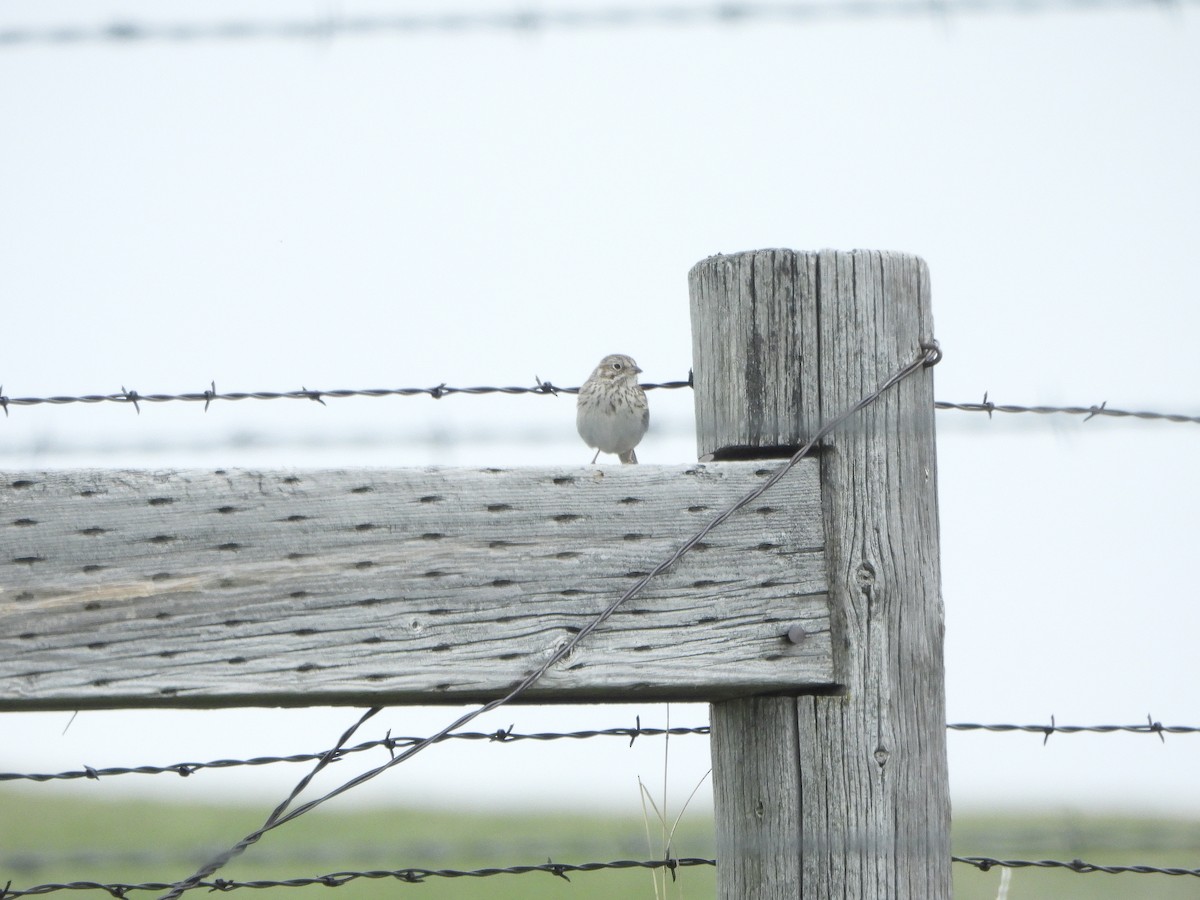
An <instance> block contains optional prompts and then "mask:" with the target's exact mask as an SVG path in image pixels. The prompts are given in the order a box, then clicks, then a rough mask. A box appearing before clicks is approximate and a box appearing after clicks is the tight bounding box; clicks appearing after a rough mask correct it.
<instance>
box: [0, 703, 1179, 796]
mask: <svg viewBox="0 0 1200 900" xmlns="http://www.w3.org/2000/svg"><path fill="white" fill-rule="evenodd" d="M946 728H947V729H948V730H950V731H988V732H997V733H999V732H1010V731H1020V732H1028V733H1031V734H1040V735H1043V736H1044V739H1048V738H1049V736H1050V735H1052V734H1083V733H1087V734H1117V733H1125V734H1147V735H1158V737H1159V739H1160V740H1164V741H1165V738H1164V737H1163V736H1164V735H1167V734H1200V726H1198V725H1164V724H1162V722H1157V721H1155V720H1154V719H1153V718H1152V717H1150V716H1147V717H1146V724H1144V725H1059V724H1057V723H1056V722H1055V717H1054V716H1051V717H1050V724H1049V725H1013V724H1007V723H988V724H980V723H976V722H950V723H948V724H947V725H946ZM710 732H711V729H710V728H709V726H707V725H695V726H690V727H688V726H676V727H673V728H648V727H643V726H642V724H641V721H640V717H639V720H638V722H637V724H636V725H634V726H633V727H632V728H605V729H588V730H584V731H566V732H563V731H543V732H536V733H529V734H526V733H521V732H516V731H513V730H512V726H509V727H508V728H502V729H498V730H496V731H457V732H452V733H450V734H446V735H443V736H442V737H441V738H440V739H438V740H437V741H435V743H440V742H441V741H450V740H461V741H483V742H486V743H491V744H512V743H520V742H521V741H537V742H546V741H558V740H589V739H591V738H604V737H618V738H621V739H628V741H629V746H631V747H632V746H633V742H634V741H635V740H636V739H637V738H639V737H661V736H664V735H669V736H671V737H681V736H685V735H707V734H709V733H710ZM425 739H426V738H424V737H411V736H406V737H392V736H390V735H389V736H388V737H384V738H379V739H377V740H371V741H363V742H362V743H360V744H355V745H354V746H353V747H343V748H342V749H341V750H339V751H338V752H337V753H336V754H335V755H334V759H333V761H334V762H336V761H338V760H340V759H343V758H344V757H346V756H349V755H350V754H352V753H363V752H365V751H368V750H374V749H376V748H379V747H383V748H385V749H387V750H388V751H395V750H397V749H400V748H406V747H411V746H412V745H413V744H417V743H420V742H421V741H423V740H425ZM1043 743H1045V740H1043ZM327 753H329V751H328V750H322V751H321V752H319V753H295V754H292V755H290V756H256V757H252V758H250V759H216V760H211V761H209V762H180V763H171V764H170V765H165V766H110V767H106V768H95V767H93V766H84V767H83V768H82V769H71V770H68V771H65V772H52V773H37V772H31V773H25V772H0V782H4V781H35V782H43V781H71V780H76V779H90V780H92V781H99V780H100V779H101V778H111V777H112V776H115V775H179V776H182V777H185V778H186V777H187V776H189V775H194V774H195V773H196V772H200V771H203V770H205V769H231V768H236V767H239V766H268V765H273V764H275V763H304V762H313V761H315V760H319V759H321V758H322V757H323V756H325V755H326V754H327Z"/></svg>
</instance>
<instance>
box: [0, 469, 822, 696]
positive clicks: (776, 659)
mask: <svg viewBox="0 0 1200 900" xmlns="http://www.w3.org/2000/svg"><path fill="white" fill-rule="evenodd" d="M765 471H766V470H764V469H763V468H762V467H761V466H759V465H756V464H753V463H739V464H713V465H689V466H672V467H658V466H645V465H643V466H628V467H620V466H618V467H595V468H588V469H578V468H570V469H568V468H561V469H559V468H554V469H546V468H541V469H513V470H497V469H483V470H479V469H428V470H419V469H401V470H355V471H319V472H314V471H297V472H254V471H229V472H225V471H218V472H215V473H214V472H197V471H186V472H157V473H156V472H123V471H66V472H33V473H24V474H22V473H8V474H6V475H4V476H0V534H2V535H3V541H2V543H0V547H2V551H0V552H2V554H3V556H2V558H0V709H30V710H31V709H79V708H111V707H131V706H173V707H182V706H195V707H216V706H289V705H325V704H354V705H371V704H395V703H405V702H419V703H426V704H427V703H438V702H444V703H463V702H468V701H479V700H484V699H490V698H492V697H495V696H498V695H500V694H502V693H504V692H505V691H506V690H507V689H508V688H510V687H511V686H512V685H513V683H515V682H516V681H519V680H520V679H521V678H522V677H523V676H525V675H526V674H527V673H528V672H530V671H531V670H533V669H535V668H536V667H537V666H539V665H540V664H541V663H542V662H544V660H545V659H546V658H547V657H548V656H549V655H550V654H552V653H553V652H554V651H555V650H556V649H557V648H558V647H559V646H561V645H562V643H563V642H565V641H566V640H568V639H569V638H570V636H571V635H572V634H573V633H575V632H576V631H578V629H579V628H580V627H582V626H583V625H584V624H585V623H586V622H587V621H588V620H589V618H591V617H592V616H594V615H595V614H596V613H597V612H599V611H600V610H601V609H603V608H604V607H605V606H606V605H607V604H608V603H609V602H611V601H612V600H613V599H615V598H616V597H617V596H619V595H620V593H621V592H623V591H624V590H626V589H627V588H628V586H629V585H630V584H632V582H633V580H635V579H636V578H637V577H638V575H640V574H642V573H644V572H646V571H647V570H649V569H650V568H652V567H653V566H654V565H655V564H657V563H658V562H659V561H660V560H662V559H664V558H665V557H666V556H668V555H669V554H670V553H671V552H672V551H673V550H674V549H675V548H676V547H678V546H679V544H680V543H682V541H683V540H684V539H686V538H687V537H690V536H691V534H693V533H694V532H695V531H696V530H697V529H698V528H699V527H700V526H701V525H703V524H704V523H705V522H706V521H707V520H708V519H710V518H711V517H712V516H713V515H714V514H715V513H716V511H717V510H719V509H720V508H721V507H723V506H725V505H727V504H729V503H732V502H733V501H734V500H736V499H737V498H738V497H740V496H742V495H743V494H745V493H746V492H747V491H749V490H750V489H752V488H753V487H754V486H755V485H756V484H758V483H760V482H761V480H762V478H763V477H764V473H765ZM822 527H823V526H822V517H821V501H820V493H819V483H818V477H817V466H816V464H815V463H813V464H811V465H806V466H803V467H801V470H800V471H798V472H797V473H796V474H795V476H794V477H793V478H791V479H789V481H788V483H787V484H786V485H780V486H779V489H778V490H775V491H772V493H771V495H770V499H769V500H764V501H763V502H761V503H756V504H755V505H754V506H753V507H752V508H750V509H748V510H746V511H745V512H743V513H742V514H740V515H738V516H736V517H735V518H734V519H732V520H731V521H729V522H727V523H726V524H724V525H723V526H722V527H720V528H718V529H716V530H715V531H714V532H713V533H712V535H711V536H710V537H709V538H708V539H707V540H706V541H705V545H704V546H703V547H701V548H697V549H696V550H695V551H694V552H692V553H691V554H689V555H688V556H687V557H685V558H684V559H683V560H682V561H681V562H680V563H679V564H678V566H677V567H676V569H675V570H674V571H671V572H668V573H666V574H664V575H663V576H661V577H660V578H658V579H655V581H654V582H652V583H651V585H650V586H649V587H648V588H647V590H646V591H645V592H644V593H643V594H642V595H640V596H639V597H638V598H635V599H634V600H632V601H630V602H629V603H628V604H627V605H626V606H625V607H622V608H621V610H620V611H619V612H618V613H617V614H616V615H615V616H613V617H612V618H611V619H610V620H609V621H608V622H607V623H605V625H604V626H603V627H602V628H601V629H600V630H599V631H597V632H596V633H594V634H592V635H591V636H589V638H588V640H587V641H586V642H584V644H582V645H581V646H580V647H579V648H578V650H577V651H575V652H574V653H573V654H572V655H571V656H570V657H568V658H567V659H566V660H564V661H563V662H562V663H561V664H559V665H558V666H556V667H555V668H554V669H552V670H551V671H550V672H548V673H547V674H546V676H545V677H544V678H543V680H542V681H541V682H539V683H538V685H537V686H536V687H535V688H534V689H533V690H532V691H530V692H529V694H528V695H527V699H528V700H530V701H535V702H546V701H568V700H569V701H590V700H596V701H623V700H634V699H651V698H653V699H676V700H682V699H710V698H714V697H727V696H745V695H749V694H754V693H760V692H763V691H778V690H781V689H785V688H787V689H791V688H794V687H795V686H796V685H805V684H808V685H814V684H828V683H830V681H831V679H832V661H831V650H830V638H829V618H828V599H827V595H826V590H827V585H826V575H825V561H824V546H823V538H822ZM797 624H799V625H801V626H802V627H803V628H804V629H805V631H806V633H807V635H808V637H807V638H806V639H805V640H803V641H802V642H801V643H799V644H796V643H793V642H791V641H789V640H788V639H787V638H786V635H787V632H788V630H789V628H791V627H792V626H794V625H797Z"/></svg>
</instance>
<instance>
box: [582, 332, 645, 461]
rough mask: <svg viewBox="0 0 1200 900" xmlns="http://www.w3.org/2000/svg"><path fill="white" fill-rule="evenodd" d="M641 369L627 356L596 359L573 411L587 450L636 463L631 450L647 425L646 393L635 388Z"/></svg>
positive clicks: (635, 455) (635, 457) (598, 455)
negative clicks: (611, 454) (592, 370)
mask: <svg viewBox="0 0 1200 900" xmlns="http://www.w3.org/2000/svg"><path fill="white" fill-rule="evenodd" d="M641 371H642V370H641V369H639V368H638V365H637V363H635V362H634V361H633V360H632V359H630V358H629V357H628V356H625V355H623V354H621V353H613V354H611V355H609V356H606V357H604V359H602V360H600V365H598V366H596V371H594V372H592V374H591V376H590V377H589V378H588V380H587V381H585V382H584V383H583V387H581V388H580V389H579V400H578V403H577V406H576V412H575V427H576V428H578V429H579V436H580V437H581V438H583V439H584V441H585V442H586V443H587V445H588V446H589V447H595V448H596V455H595V456H593V457H592V462H593V463H594V462H595V461H596V460H597V459H599V457H600V454H601V453H615V454H617V457H618V458H619V459H620V460H621V462H623V463H635V462H637V454H636V453H634V452H633V448H634V447H636V446H637V445H638V441H640V440H641V439H642V435H644V434H645V433H646V428H647V427H648V426H649V425H650V407H649V406H648V405H647V404H646V392H645V391H643V390H642V389H641V387H640V386H639V385H638V381H637V377H638V373H640V372H641Z"/></svg>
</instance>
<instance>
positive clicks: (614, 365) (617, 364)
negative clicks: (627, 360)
mask: <svg viewBox="0 0 1200 900" xmlns="http://www.w3.org/2000/svg"><path fill="white" fill-rule="evenodd" d="M612 366H613V368H614V369H616V370H617V371H618V372H619V371H621V364H620V363H613V364H612Z"/></svg>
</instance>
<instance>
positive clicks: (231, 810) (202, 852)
mask: <svg viewBox="0 0 1200 900" xmlns="http://www.w3.org/2000/svg"><path fill="white" fill-rule="evenodd" d="M81 793H86V792H81ZM267 812H268V810H267V809H266V805H265V804H264V805H263V807H261V808H260V807H258V806H237V807H230V806H202V805H194V806H181V805H170V804H165V803H156V802H149V801H140V800H121V801H114V802H101V801H98V800H93V799H67V798H64V797H62V796H56V797H53V798H49V797H47V796H46V792H39V791H38V789H37V787H29V788H23V789H20V790H13V789H8V790H3V791H0V887H3V886H4V884H5V883H6V882H8V881H11V883H12V888H13V889H22V888H26V887H30V886H33V885H37V884H44V883H54V882H68V881H99V882H103V883H112V882H133V883H137V882H143V881H172V880H175V879H179V878H183V877H186V876H187V875H189V874H191V872H192V871H193V870H194V869H195V868H196V867H197V866H199V865H200V864H201V863H202V862H203V861H205V860H206V859H207V858H209V857H210V856H212V855H214V854H215V853H217V852H219V851H220V850H222V849H224V848H225V847H227V846H228V845H229V844H231V843H233V842H234V841H236V840H237V839H238V838H240V837H241V836H242V835H243V834H245V833H247V832H250V831H253V830H254V829H255V828H256V827H257V826H258V825H260V824H261V822H262V820H263V818H264V817H265V815H266V813H267ZM655 846H656V850H657V848H658V847H659V846H661V845H658V844H656V845H655ZM672 849H673V851H674V853H675V855H677V856H704V857H711V856H713V855H715V854H714V850H713V837H712V823H711V821H709V820H707V819H706V818H705V817H704V816H702V815H694V816H691V817H690V820H689V819H688V818H687V817H685V821H684V823H683V825H681V827H680V829H679V831H678V832H677V833H676V835H675V840H674V845H673V848H672ZM954 852H955V853H957V854H959V855H964V856H984V855H988V856H998V857H1005V858H1022V859H1043V858H1049V859H1065V860H1071V859H1075V858H1080V859H1084V860H1087V861H1088V862H1099V863H1106V864H1130V863H1137V864H1149V865H1159V866H1181V867H1185V868H1195V867H1200V822H1177V821H1170V820H1140V819H1122V818H1080V817H1067V816H1060V817H1045V818H1036V817H1032V816H1030V817H1017V816H1009V817H994V818H984V817H979V816H970V815H963V816H960V817H959V818H958V819H956V823H955V831H954ZM660 855H661V851H659V852H652V851H650V850H649V849H648V845H647V839H646V834H645V824H644V822H643V821H642V818H641V815H640V812H639V813H637V814H636V815H633V816H629V817H624V818H622V817H613V816H586V815H582V814H579V813H575V814H572V815H547V814H543V813H524V812H511V813H503V812H478V813H462V814H460V813H451V812H434V811H430V810H411V809H395V810H373V811H351V812H341V811H334V810H326V809H318V810H315V811H313V812H312V813H311V814H309V815H307V816H304V817H303V818H301V819H299V820H297V821H296V822H294V823H290V824H288V825H286V826H284V827H282V828H280V829H279V830H277V831H275V832H272V833H271V834H269V835H267V836H266V837H264V838H263V840H262V841H261V842H260V843H259V844H257V845H256V846H255V847H253V848H251V849H250V850H249V851H248V852H247V853H246V854H245V856H243V857H242V858H241V859H239V860H237V861H235V862H233V863H230V864H229V865H228V866H227V867H226V868H225V869H223V870H222V871H221V873H220V877H223V878H226V879H231V880H239V881H245V880H253V879H258V878H263V879H271V880H284V879H289V878H299V877H315V876H320V875H323V874H327V873H332V872H338V871H343V870H370V869H383V870H392V869H401V868H407V867H410V866H412V867H421V868H433V869H436V868H454V869H474V868H478V867H483V866H509V865H537V864H540V863H544V862H546V861H547V858H549V857H552V858H553V860H554V861H555V862H562V863H582V862H595V861H606V860H615V859H651V858H654V857H656V856H660ZM954 872H955V896H956V897H957V898H960V900H975V898H989V900H991V898H995V897H996V896H997V891H998V888H999V885H1000V873H999V871H998V870H992V871H991V872H988V873H982V872H978V871H976V870H974V869H972V868H970V867H967V866H963V865H956V866H955V867H954ZM715 883H716V882H715V873H714V872H713V870H712V869H711V868H708V867H704V868H691V869H685V870H682V871H680V872H679V873H678V877H677V879H676V880H675V882H674V883H671V881H670V879H669V878H668V880H667V892H666V894H665V896H667V897H672V898H688V900H692V898H707V897H713V896H714V894H715ZM328 890H329V889H328V888H326V887H323V886H320V885H315V886H309V887H297V888H276V889H273V890H272V895H273V896H275V897H277V898H284V897H288V896H297V895H307V896H311V895H312V894H314V893H318V892H322V891H328ZM238 893H239V894H242V895H247V894H249V893H250V891H248V890H247V891H239V892H238ZM256 893H257V892H256ZM410 894H411V895H412V896H414V897H420V898H422V900H435V898H449V897H454V898H475V897H479V898H483V897H487V898H491V900H507V898H558V897H563V898H566V897H570V898H575V900H592V898H606V900H607V898H612V897H633V898H654V897H655V896H656V894H655V887H654V883H653V881H652V875H651V874H650V872H648V871H645V870H640V869H638V870H627V871H600V872H583V873H576V874H572V875H571V880H570V882H567V881H564V880H562V879H560V878H556V877H555V876H553V875H549V874H545V873H532V874H526V875H497V876H493V877H489V878H479V879H468V878H456V879H444V878H433V879H429V880H428V881H426V882H424V883H422V884H406V883H403V882H399V881H396V880H395V879H390V878H388V879H380V880H366V879H363V880H359V881H355V882H353V883H351V884H347V885H345V886H342V887H339V888H338V889H337V893H336V894H335V895H333V896H334V897H336V898H339V900H351V898H375V897H380V898H382V897H389V898H394V897H403V896H406V895H410ZM59 896H62V897H64V898H65V897H68V896H69V897H81V896H82V897H95V898H101V897H108V896H109V895H108V894H107V893H105V892H101V891H86V892H79V891H72V892H61V893H60V894H59ZM131 896H132V897H135V898H136V897H153V896H155V894H154V893H152V892H138V893H136V894H132V895H131ZM659 896H664V895H663V894H662V893H661V892H660V894H659ZM1008 897H1009V900H1035V898H1084V897H1087V898H1096V900H1106V898H1118V897H1120V898H1128V897H1137V898H1164V900H1166V898H1183V897H1188V898H1195V897H1200V878H1194V877H1172V876H1167V875H1136V874H1125V875H1104V874H1087V875H1081V874H1076V873H1073V872H1066V871H1051V870H1045V869H1022V870H1016V871H1015V872H1014V873H1013V874H1012V876H1011V882H1010V884H1009V888H1008Z"/></svg>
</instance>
